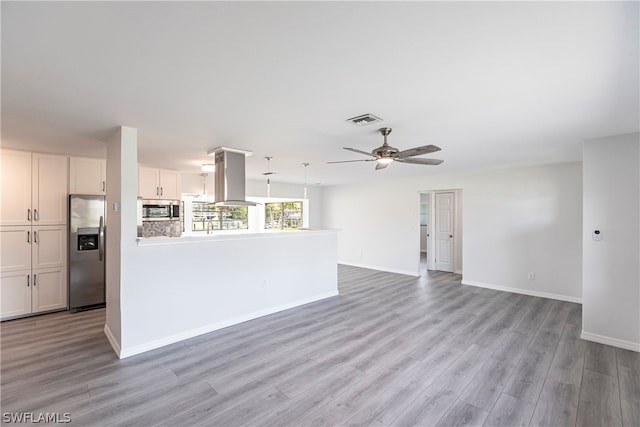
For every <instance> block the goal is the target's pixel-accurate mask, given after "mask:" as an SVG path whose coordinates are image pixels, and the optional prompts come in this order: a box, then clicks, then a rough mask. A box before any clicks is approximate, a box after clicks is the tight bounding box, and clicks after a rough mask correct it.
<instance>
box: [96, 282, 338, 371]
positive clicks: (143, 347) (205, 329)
mask: <svg viewBox="0 0 640 427" xmlns="http://www.w3.org/2000/svg"><path fill="white" fill-rule="evenodd" d="M337 295H338V291H337V290H336V291H332V292H327V293H324V294H320V295H314V296H312V297H309V298H303V299H300V300H296V301H291V302H289V303H286V304H281V305H278V306H275V307H269V308H266V309H263V310H259V311H256V312H253V313H249V314H245V315H242V316H237V317H233V318H231V319H226V320H222V321H220V322H216V323H212V324H209V325H205V326H202V327H200V328H196V329H191V330H188V331H184V332H181V333H179V334H175V335H170V336H168V337H165V338H161V339H158V340H154V341H150V342H147V343H144V344H139V345H136V346H133V347H130V348H125V349H122V350H120V349H119V348H118V351H117V352H116V353H118V354H119V357H120V359H124V358H125V357H130V356H134V355H136V354H140V353H144V352H146V351H149V350H154V349H156V348H160V347H164V346H166V345H169V344H173V343H176V342H179V341H183V340H186V339H188V338H193V337H195V336H198V335H202V334H206V333H209V332H213V331H216V330H218V329H222V328H226V327H228V326H232V325H237V324H238V323H243V322H246V321H248V320H253V319H256V318H258V317H262V316H267V315H269V314H273V313H277V312H279V311H284V310H288V309H290V308H294V307H299V306H301V305H305V304H309V303H312V302H315V301H320V300H323V299H325V298H330V297H334V296H337ZM105 328H106V327H105ZM105 333H106V330H105ZM107 338H108V336H107ZM109 341H111V340H109ZM111 345H112V346H114V344H113V343H112V344H111ZM114 350H115V346H114Z"/></svg>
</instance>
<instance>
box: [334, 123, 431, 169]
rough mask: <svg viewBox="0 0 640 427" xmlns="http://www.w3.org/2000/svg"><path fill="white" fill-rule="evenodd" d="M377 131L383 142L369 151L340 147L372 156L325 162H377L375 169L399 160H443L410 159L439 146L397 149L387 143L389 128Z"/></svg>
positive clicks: (423, 163)
mask: <svg viewBox="0 0 640 427" xmlns="http://www.w3.org/2000/svg"><path fill="white" fill-rule="evenodd" d="M378 132H380V134H381V135H382V136H383V137H384V143H383V144H382V145H381V146H380V147H378V148H374V149H373V150H372V151H371V152H370V153H368V152H366V151H362V150H358V149H357V148H349V147H342V148H344V149H345V150H349V151H353V152H354V153H359V154H364V155H367V156H371V157H373V158H372V159H362V160H340V161H337V162H327V163H351V162H378V164H376V170H379V169H384V168H386V167H387V166H389V164H390V163H391V162H394V161H396V162H401V163H413V164H416V165H439V164H440V163H442V162H443V160H438V159H424V158H422V159H412V158H411V157H414V156H420V155H422V154H428V153H434V152H436V151H440V147H436V146H435V145H423V146H422V147H414V148H409V149H408V150H402V151H400V150H398V149H397V148H395V147H392V146H390V145H389V144H387V136H388V135H389V134H390V133H391V128H380V129H378Z"/></svg>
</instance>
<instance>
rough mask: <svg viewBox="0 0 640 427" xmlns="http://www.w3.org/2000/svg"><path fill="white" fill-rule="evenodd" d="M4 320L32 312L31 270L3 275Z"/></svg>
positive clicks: (2, 299) (0, 297)
mask: <svg viewBox="0 0 640 427" xmlns="http://www.w3.org/2000/svg"><path fill="white" fill-rule="evenodd" d="M0 277H1V278H2V284H1V285H0V286H2V295H0V301H2V302H1V303H0V308H1V309H2V313H1V314H2V318H3V319H6V318H9V317H16V316H21V315H23V314H29V313H32V311H31V270H26V271H10V272H8V273H1V275H0Z"/></svg>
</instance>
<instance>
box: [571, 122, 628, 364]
mask: <svg viewBox="0 0 640 427" xmlns="http://www.w3.org/2000/svg"><path fill="white" fill-rule="evenodd" d="M639 135H640V134H638V133H635V134H628V135H619V136H613V137H607V138H600V139H594V140H589V141H585V143H584V153H583V163H584V169H583V176H584V208H583V211H584V219H583V223H584V230H583V234H582V237H583V277H584V285H583V310H582V315H583V333H582V337H583V338H584V339H588V340H592V341H597V342H602V343H604V344H610V345H615V346H618V347H623V348H628V349H631V350H635V351H640V142H639V140H640V136H639ZM596 229H598V230H600V231H601V236H602V240H601V241H594V240H593V239H592V232H593V230H596Z"/></svg>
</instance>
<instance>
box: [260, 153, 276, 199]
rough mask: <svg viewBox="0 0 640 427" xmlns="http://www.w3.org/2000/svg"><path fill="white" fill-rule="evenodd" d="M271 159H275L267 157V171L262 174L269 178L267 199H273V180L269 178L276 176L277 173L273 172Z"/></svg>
mask: <svg viewBox="0 0 640 427" xmlns="http://www.w3.org/2000/svg"><path fill="white" fill-rule="evenodd" d="M271 159H273V157H271V156H266V157H265V160H266V161H267V171H266V172H265V173H263V174H262V175H265V176H266V177H267V197H271V179H270V178H269V175H274V174H275V172H271Z"/></svg>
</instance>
